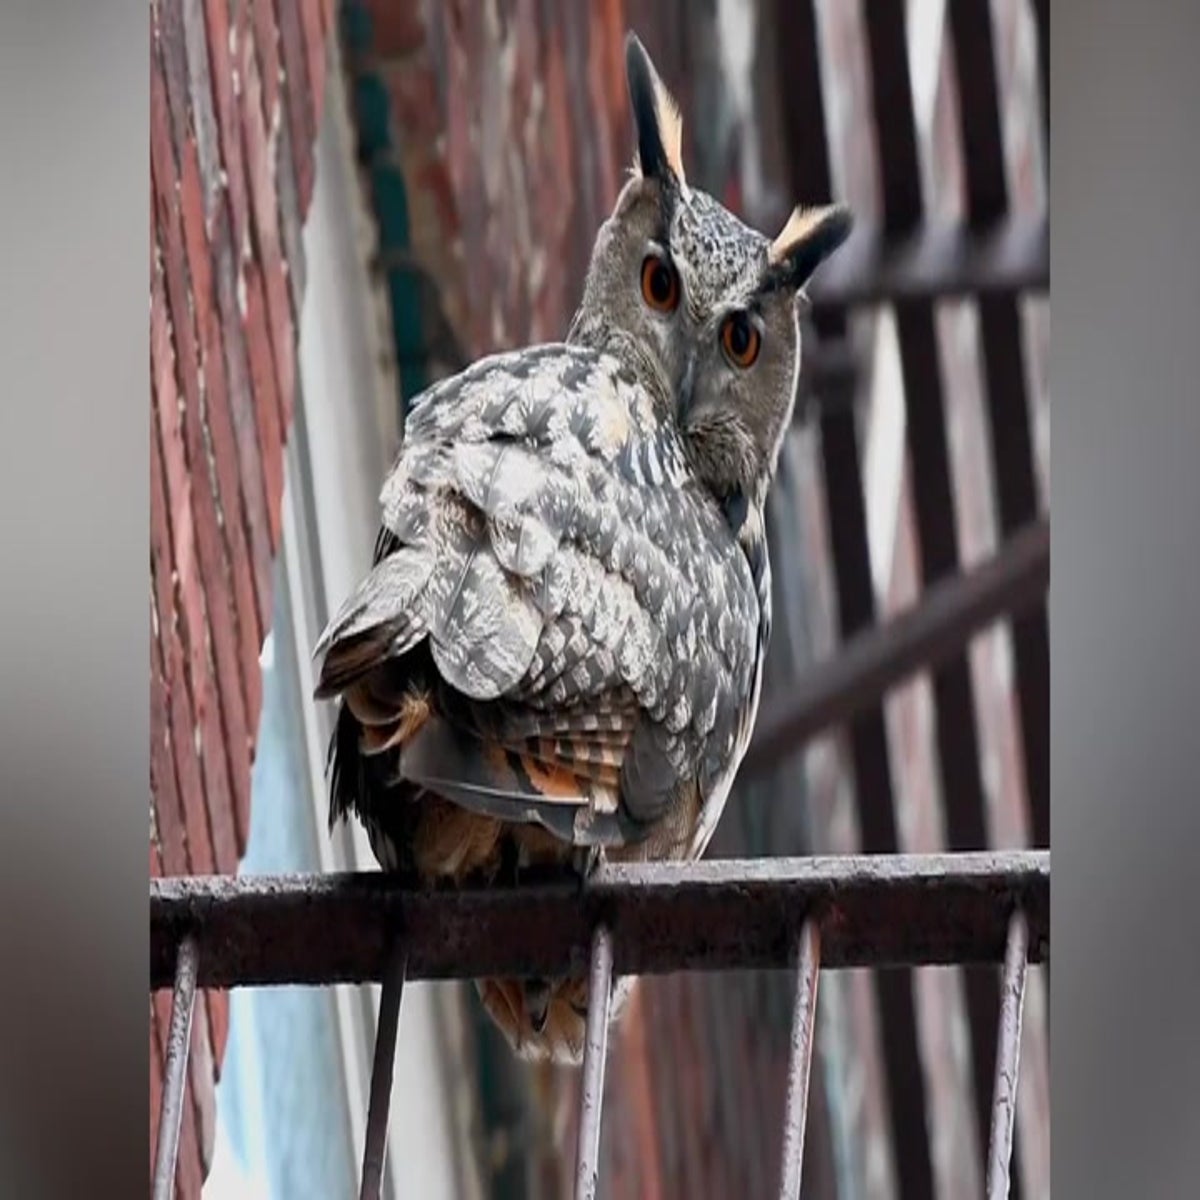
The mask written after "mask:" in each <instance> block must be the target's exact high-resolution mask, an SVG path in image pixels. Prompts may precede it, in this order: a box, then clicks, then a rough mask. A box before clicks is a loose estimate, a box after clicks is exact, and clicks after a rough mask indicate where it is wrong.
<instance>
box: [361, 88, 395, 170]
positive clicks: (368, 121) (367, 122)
mask: <svg viewBox="0 0 1200 1200" xmlns="http://www.w3.org/2000/svg"><path fill="white" fill-rule="evenodd" d="M351 103H352V104H353V107H354V124H355V126H356V127H357V128H358V152H359V156H360V157H361V158H362V159H363V160H364V161H366V162H370V161H371V160H372V159H373V158H374V157H375V156H376V155H378V154H380V153H382V152H383V151H386V150H390V149H391V148H392V116H391V102H390V100H389V97H388V93H387V88H385V87H384V86H383V83H382V81H381V80H380V78H379V76H378V75H369V74H364V75H358V76H356V77H355V80H354V84H353V87H352V90H351Z"/></svg>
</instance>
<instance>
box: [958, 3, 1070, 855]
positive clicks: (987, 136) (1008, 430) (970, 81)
mask: <svg viewBox="0 0 1200 1200" xmlns="http://www.w3.org/2000/svg"><path fill="white" fill-rule="evenodd" d="M946 16H947V18H948V20H949V22H950V31H951V35H952V37H953V41H954V53H955V59H956V65H957V68H958V70H957V77H958V90H959V98H960V103H961V106H962V134H963V152H964V166H965V168H966V184H967V213H968V219H969V222H970V225H971V227H972V229H974V230H976V231H984V230H986V229H987V228H988V227H989V226H990V225H991V224H992V223H993V222H995V221H998V220H999V219H1000V218H1002V217H1003V216H1004V215H1005V213H1006V211H1007V209H1008V205H1009V198H1008V181H1007V177H1006V175H1005V167H1004V139H1003V136H1002V134H1003V131H1002V128H1001V121H1000V94H999V75H998V72H997V69H996V57H995V46H994V31H993V28H992V10H991V5H990V3H989V0H955V3H953V4H949V5H947V7H946ZM979 332H980V343H981V347H982V351H983V372H984V380H985V385H986V386H985V392H986V396H987V410H988V422H989V426H990V431H991V439H992V459H993V462H994V463H995V469H994V471H993V477H994V482H995V488H996V507H997V510H998V514H999V526H1000V533H1001V536H1002V537H1007V536H1009V535H1010V534H1012V533H1013V532H1014V531H1015V530H1017V529H1019V528H1020V527H1021V526H1022V525H1024V524H1026V523H1027V522H1029V521H1032V520H1034V519H1035V518H1036V517H1037V515H1038V499H1037V482H1036V475H1035V465H1034V444H1033V430H1032V418H1031V415H1030V406H1029V398H1028V394H1027V393H1028V387H1027V382H1026V378H1025V365H1024V359H1025V356H1024V353H1023V347H1022V339H1021V323H1020V314H1019V311H1018V308H1017V298H1016V297H1015V296H983V297H981V298H980V300H979ZM1012 640H1013V657H1014V659H1015V664H1016V672H1015V674H1016V685H1017V686H1016V692H1017V702H1018V710H1019V713H1020V718H1021V741H1022V744H1023V746H1024V751H1025V780H1026V786H1027V788H1028V792H1029V808H1030V834H1031V840H1032V844H1033V845H1034V846H1039V847H1043V846H1049V845H1050V639H1049V625H1048V622H1047V612H1046V602H1045V601H1044V600H1042V601H1039V602H1038V604H1037V605H1036V606H1035V607H1034V608H1033V609H1031V610H1030V611H1029V612H1027V613H1024V614H1022V615H1021V616H1019V617H1017V618H1016V619H1015V620H1014V621H1013V623H1012Z"/></svg>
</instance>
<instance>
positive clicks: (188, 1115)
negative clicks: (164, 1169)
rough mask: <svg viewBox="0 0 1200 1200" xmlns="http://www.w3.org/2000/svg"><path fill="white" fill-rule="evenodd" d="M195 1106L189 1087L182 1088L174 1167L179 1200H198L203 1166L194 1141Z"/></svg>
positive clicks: (202, 1179) (202, 1177)
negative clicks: (177, 1146) (181, 1104)
mask: <svg viewBox="0 0 1200 1200" xmlns="http://www.w3.org/2000/svg"><path fill="white" fill-rule="evenodd" d="M196 1119H197V1118H196V1104H195V1099H194V1098H193V1096H192V1089H191V1088H190V1087H186V1088H184V1093H183V1118H182V1120H181V1121H180V1122H179V1158H178V1161H177V1162H176V1166H175V1188H176V1195H177V1196H178V1197H179V1198H180V1200H200V1195H201V1191H202V1189H203V1187H204V1166H203V1164H202V1162H201V1159H200V1146H199V1143H198V1142H197V1140H196Z"/></svg>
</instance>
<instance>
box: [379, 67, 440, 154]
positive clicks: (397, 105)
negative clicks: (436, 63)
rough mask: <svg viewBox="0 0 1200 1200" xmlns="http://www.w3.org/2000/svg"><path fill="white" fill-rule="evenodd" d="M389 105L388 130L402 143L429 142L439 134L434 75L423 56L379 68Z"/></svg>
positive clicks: (438, 105)
mask: <svg viewBox="0 0 1200 1200" xmlns="http://www.w3.org/2000/svg"><path fill="white" fill-rule="evenodd" d="M380 75H381V77H382V80H383V83H384V85H385V87H386V88H387V92H388V98H389V100H390V106H391V120H392V131H393V133H394V134H395V136H396V137H397V138H399V139H400V140H401V141H402V142H404V143H406V144H410V143H412V142H413V141H414V140H416V141H421V142H425V143H427V144H430V143H432V142H433V141H434V139H435V138H437V137H438V135H439V134H440V133H441V130H442V111H441V101H440V99H439V97H438V86H437V78H436V77H435V75H434V73H433V67H432V65H431V64H430V63H429V61H428V60H427V58H426V56H425V55H421V56H419V57H417V58H410V59H405V60H403V61H402V62H399V63H395V64H392V65H386V64H385V65H384V66H382V67H381V68H380Z"/></svg>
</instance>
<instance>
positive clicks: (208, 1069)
mask: <svg viewBox="0 0 1200 1200" xmlns="http://www.w3.org/2000/svg"><path fill="white" fill-rule="evenodd" d="M216 996H217V993H215V992H204V993H203V994H202V996H201V997H198V999H203V1000H204V1002H205V1006H206V1008H207V1009H208V1021H207V1022H205V1021H201V1020H199V1019H196V1020H193V1021H192V1047H191V1053H190V1054H189V1055H188V1083H189V1091H190V1092H191V1093H192V1104H193V1106H194V1108H195V1112H196V1143H197V1148H198V1150H199V1152H200V1167H201V1170H202V1171H203V1173H204V1175H205V1176H207V1175H208V1169H209V1167H210V1166H212V1152H213V1143H214V1141H215V1138H216V1126H217V1101H216V1087H215V1083H216V1073H215V1071H214V1069H213V1050H212V1047H213V1039H212V1038H211V1037H210V1030H211V1029H212V1028H213V1025H214V1023H215V1008H216V1005H215V1004H214V1000H215V999H216ZM199 1016H200V1010H199V1009H197V1011H196V1017H197V1018H199ZM222 1040H223V1038H222Z"/></svg>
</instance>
